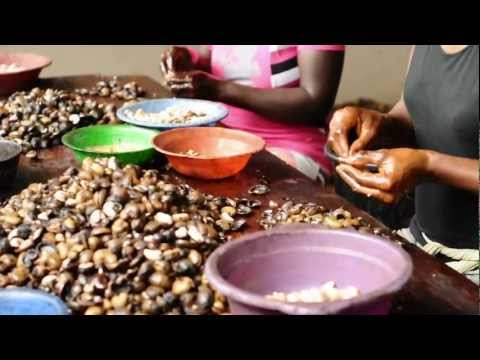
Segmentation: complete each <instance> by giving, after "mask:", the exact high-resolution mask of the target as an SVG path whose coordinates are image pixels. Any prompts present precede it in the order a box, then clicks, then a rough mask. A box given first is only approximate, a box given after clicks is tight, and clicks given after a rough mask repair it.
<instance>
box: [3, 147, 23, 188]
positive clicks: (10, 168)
mask: <svg viewBox="0 0 480 360" xmlns="http://www.w3.org/2000/svg"><path fill="white" fill-rule="evenodd" d="M21 152H22V147H21V146H20V145H18V144H17V143H15V142H13V141H7V140H0V189H1V188H6V187H8V186H10V185H11V184H13V182H14V179H15V177H16V176H17V169H18V161H19V159H20V154H21Z"/></svg>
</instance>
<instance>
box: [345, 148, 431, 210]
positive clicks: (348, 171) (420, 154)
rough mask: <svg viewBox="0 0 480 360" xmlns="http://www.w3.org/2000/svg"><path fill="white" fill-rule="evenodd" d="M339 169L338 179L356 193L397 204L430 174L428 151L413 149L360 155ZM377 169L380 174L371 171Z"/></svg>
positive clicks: (361, 152) (346, 159) (360, 153)
mask: <svg viewBox="0 0 480 360" xmlns="http://www.w3.org/2000/svg"><path fill="white" fill-rule="evenodd" d="M344 162H345V163H343V164H340V165H338V166H337V168H336V171H337V173H338V175H339V176H340V177H341V178H342V179H343V180H344V181H345V182H346V183H347V184H348V185H349V186H350V187H351V188H352V189H353V190H354V191H355V192H358V193H361V194H364V195H366V196H368V197H370V196H372V197H374V198H376V199H378V200H380V201H382V202H384V203H387V204H395V203H397V202H398V201H399V200H400V199H401V198H402V196H403V195H404V194H406V193H408V192H410V191H411V190H412V189H413V188H414V187H415V185H416V184H418V183H419V182H420V181H421V180H422V178H423V177H425V176H426V175H427V173H428V166H429V157H428V153H427V152H426V151H424V150H416V149H409V148H399V149H383V150H377V151H360V152H358V153H356V154H355V155H352V156H350V157H348V158H345V159H344ZM372 166H373V167H375V168H376V169H377V170H378V172H370V171H369V170H368V169H369V168H371V167H372Z"/></svg>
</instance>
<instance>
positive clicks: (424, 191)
mask: <svg viewBox="0 0 480 360" xmlns="http://www.w3.org/2000/svg"><path fill="white" fill-rule="evenodd" d="M478 52H479V48H478V45H470V46H468V47H466V48H465V49H464V50H462V51H460V52H458V53H456V54H447V53H445V52H444V51H443V49H442V48H441V47H440V45H421V46H420V45H418V46H416V48H415V52H414V55H413V59H412V62H411V65H410V71H409V74H408V76H407V80H406V84H405V93H404V97H405V103H406V105H407V108H408V111H409V113H410V116H411V117H412V119H413V122H414V128H415V135H416V139H417V145H418V148H420V149H429V150H433V151H437V152H440V153H444V154H448V155H452V156H458V157H464V158H470V159H478V157H479V146H478V143H479V110H478V106H479V102H478V101H479V98H478V93H479V90H478V86H479V84H478V73H479V68H478V67H479V56H478ZM478 200H479V199H478V193H472V192H469V191H465V190H461V189H458V188H454V187H451V186H447V185H442V184H439V183H433V182H432V183H422V184H420V185H418V186H417V187H416V189H415V217H414V218H413V220H412V222H411V224H410V229H411V231H412V233H413V234H414V235H415V237H416V238H417V241H420V242H423V243H424V241H423V239H421V236H420V231H423V232H424V233H425V234H426V235H427V236H428V237H429V238H430V239H432V240H434V241H437V242H440V243H442V244H444V245H446V246H449V247H453V248H470V249H478V247H479V241H478V236H479V232H478V223H479V217H478V209H479V207H478V206H479V202H478Z"/></svg>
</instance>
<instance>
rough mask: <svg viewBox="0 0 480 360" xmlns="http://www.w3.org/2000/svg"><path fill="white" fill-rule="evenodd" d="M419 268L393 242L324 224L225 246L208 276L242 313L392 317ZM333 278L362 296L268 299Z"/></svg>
mask: <svg viewBox="0 0 480 360" xmlns="http://www.w3.org/2000/svg"><path fill="white" fill-rule="evenodd" d="M412 269H413V266H412V262H411V259H410V257H409V255H408V254H407V253H406V252H405V251H404V250H403V249H402V248H401V247H400V246H399V245H397V244H395V243H393V242H391V241H388V240H385V239H382V238H379V237H376V236H370V235H365V234H362V233H359V232H356V231H350V230H331V229H327V228H324V227H323V226H318V225H317V226H315V225H286V226H282V227H279V228H277V229H274V230H271V231H267V232H258V233H254V234H250V235H247V236H244V237H242V238H239V239H238V240H234V241H232V242H230V243H228V244H225V245H223V246H221V247H219V248H218V249H217V250H216V251H215V252H214V253H213V254H212V255H211V256H210V257H209V258H208V260H207V263H206V268H205V274H206V276H207V279H208V281H209V282H210V283H211V285H212V286H213V287H214V288H215V289H217V290H218V291H220V292H221V293H222V294H224V295H225V296H226V297H227V298H228V302H229V305H230V310H231V312H232V314H234V315H270V314H271V315H275V314H288V315H326V314H343V315H346V314H351V315H354V314H356V315H385V314H388V313H389V311H390V308H391V303H392V299H393V295H394V294H395V293H397V292H398V291H399V290H400V289H401V288H402V287H403V286H404V285H405V283H406V282H407V281H408V279H409V278H410V276H411V274H412ZM331 280H333V281H335V282H336V283H337V286H338V287H344V286H350V285H351V286H355V287H357V288H358V289H359V290H360V291H361V295H359V296H358V297H356V298H354V299H351V300H343V301H335V302H325V303H319V304H306V303H295V304H289V303H282V302H278V301H274V300H267V299H266V298H265V295H267V294H270V293H272V292H274V291H281V292H291V291H298V290H302V289H306V288H311V287H318V286H320V285H322V284H324V283H325V282H327V281H331Z"/></svg>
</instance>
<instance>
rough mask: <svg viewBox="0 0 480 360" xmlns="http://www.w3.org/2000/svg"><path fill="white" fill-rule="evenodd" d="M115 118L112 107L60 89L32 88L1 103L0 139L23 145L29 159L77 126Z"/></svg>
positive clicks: (58, 140) (0, 101) (57, 142)
mask: <svg viewBox="0 0 480 360" xmlns="http://www.w3.org/2000/svg"><path fill="white" fill-rule="evenodd" d="M115 119H116V118H115V106H113V105H110V104H107V105H105V104H99V103H97V102H96V101H94V100H91V99H85V98H83V97H82V96H80V95H75V94H73V93H71V92H67V91H63V90H54V89H45V90H42V89H40V88H34V89H32V90H30V91H28V92H26V91H20V92H16V93H14V94H12V95H11V96H10V97H8V98H7V99H6V100H0V137H3V138H5V139H8V140H12V141H15V142H17V143H18V144H20V145H22V147H23V150H24V152H25V153H28V154H29V156H28V157H29V158H30V159H35V158H36V154H35V152H36V151H37V150H39V149H45V148H48V147H51V146H55V145H59V144H60V139H61V137H62V136H63V135H64V134H65V133H67V132H68V131H70V130H72V129H74V128H76V127H80V126H84V125H88V124H92V123H110V122H113V121H115ZM34 151H35V152H34Z"/></svg>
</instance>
